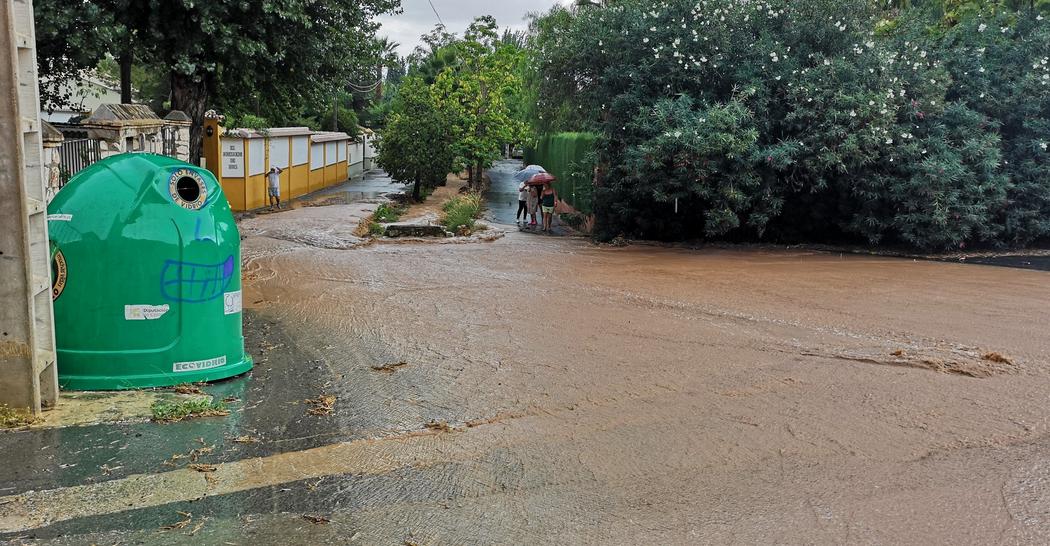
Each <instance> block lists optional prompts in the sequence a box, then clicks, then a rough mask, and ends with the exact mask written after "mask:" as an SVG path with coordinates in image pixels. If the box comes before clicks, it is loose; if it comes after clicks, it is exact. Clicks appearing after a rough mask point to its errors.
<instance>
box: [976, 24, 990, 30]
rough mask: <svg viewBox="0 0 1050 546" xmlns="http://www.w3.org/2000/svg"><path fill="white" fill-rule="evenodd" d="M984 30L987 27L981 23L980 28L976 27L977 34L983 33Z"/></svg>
mask: <svg viewBox="0 0 1050 546" xmlns="http://www.w3.org/2000/svg"><path fill="white" fill-rule="evenodd" d="M986 28H988V25H986V24H984V23H981V26H979V27H977V32H984V29H986Z"/></svg>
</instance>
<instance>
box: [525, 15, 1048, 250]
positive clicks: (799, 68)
mask: <svg viewBox="0 0 1050 546" xmlns="http://www.w3.org/2000/svg"><path fill="white" fill-rule="evenodd" d="M1035 7H1038V6H1035ZM1037 11H1038V10H1036V11H1032V10H1025V11H1009V10H1006V9H1002V8H1001V7H1000V8H997V10H980V11H978V12H975V13H974V14H972V15H967V16H966V17H965V18H964V19H963V20H962V21H961V22H958V23H954V24H952V25H943V24H942V22H943V19H942V12H941V11H938V10H937V9H935V8H932V7H928V6H920V7H915V8H890V9H889V11H887V10H886V9H885V8H881V7H878V6H874V5H872V4H870V3H868V2H867V1H864V0H847V2H846V3H845V4H843V3H842V2H839V1H835V2H832V1H830V0H815V1H813V2H807V3H805V5H801V4H797V3H790V2H787V1H786V0H770V1H766V2H761V3H740V2H735V1H731V0H708V1H707V2H706V3H701V4H700V5H697V4H696V3H693V2H686V1H684V0H669V1H667V2H663V3H660V4H659V5H655V4H652V3H643V2H631V1H625V2H619V3H617V5H616V6H614V7H611V8H608V7H607V8H604V9H599V7H596V6H580V7H578V8H576V9H569V10H566V9H563V8H556V9H554V10H552V11H551V12H549V13H548V14H547V15H545V16H543V17H540V18H538V19H537V20H536V21H534V22H533V24H532V29H533V32H534V37H533V39H532V44H533V47H534V58H533V59H534V60H533V63H534V66H535V69H536V77H535V78H533V79H532V80H531V81H532V83H533V84H534V85H535V86H536V93H537V100H536V101H535V102H536V103H538V105H537V109H536V111H535V114H536V115H535V119H534V127H537V129H538V130H540V131H546V130H550V129H555V128H558V129H560V128H571V129H586V130H590V131H592V132H594V133H595V134H596V135H597V139H596V141H595V155H596V165H597V168H596V172H597V176H596V180H595V191H594V198H595V206H594V210H595V212H596V230H597V232H598V236H599V237H600V238H608V237H613V236H616V235H619V234H625V235H630V236H638V237H646V238H656V239H679V238H688V237H698V236H708V237H715V236H717V237H732V238H773V239H775V240H784V241H792V240H799V239H823V240H827V239H829V238H831V239H851V240H852V239H859V240H866V241H868V242H872V243H880V242H883V243H885V242H889V243H904V244H908V245H913V246H916V247H919V248H931V249H943V248H959V247H961V246H965V245H967V244H968V243H984V244H991V245H1021V244H1026V243H1027V242H1030V241H1032V240H1033V239H1035V238H1039V237H1046V236H1048V235H1050V225H1048V221H1047V220H1046V219H1047V218H1048V217H1050V182H1048V181H1050V161H1048V156H1047V154H1046V150H1045V145H1046V140H1047V138H1046V136H1045V135H1046V134H1047V129H1048V128H1050V126H1048V125H1047V120H1048V119H1050V111H1048V108H1047V106H1048V105H1047V100H1048V99H1047V97H1048V91H1050V85H1047V83H1044V82H1047V81H1048V80H1050V73H1048V72H1047V70H1048V69H1046V68H1044V66H1046V65H1044V64H1043V59H1046V58H1047V57H1046V52H1047V51H1050V42H1048V41H1047V40H1050V25H1048V21H1047V20H1046V19H1045V18H1044V17H1042V16H1041V15H1039V14H1038V13H1037ZM1044 76H1045V77H1044Z"/></svg>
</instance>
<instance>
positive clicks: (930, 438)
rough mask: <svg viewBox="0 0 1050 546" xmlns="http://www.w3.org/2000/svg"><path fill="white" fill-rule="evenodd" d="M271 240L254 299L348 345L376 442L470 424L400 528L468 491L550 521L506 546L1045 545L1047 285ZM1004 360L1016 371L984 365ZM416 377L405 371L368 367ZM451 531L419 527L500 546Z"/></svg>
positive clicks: (492, 504) (539, 248)
mask: <svg viewBox="0 0 1050 546" xmlns="http://www.w3.org/2000/svg"><path fill="white" fill-rule="evenodd" d="M275 246H279V245H278V243H276V242H274V241H270V240H267V239H266V238H258V239H253V240H249V241H247V242H246V247H245V248H246V255H247V256H251V258H249V261H250V263H252V265H253V271H255V272H256V274H258V275H259V277H260V279H265V281H260V282H258V283H256V284H254V285H253V286H250V287H246V289H245V290H246V300H247V299H248V296H247V293H248V291H258V294H259V295H258V297H255V296H253V298H255V299H259V298H263V299H267V301H270V300H271V299H272V301H279V302H281V304H280V305H274V307H273V308H272V309H271V311H273V312H274V313H276V314H277V315H278V316H279V318H280V320H281V321H282V323H283V324H286V325H287V327H288V328H289V330H290V331H291V332H294V333H291V334H290V335H291V336H292V337H293V338H295V339H296V340H297V342H298V343H301V344H304V345H321V344H326V343H328V341H326V340H332V339H337V340H339V342H338V343H336V344H334V346H333V347H332V348H331V349H329V352H330V357H331V358H330V359H329V362H331V365H332V367H333V372H334V373H335V374H337V375H341V376H342V377H343V378H345V380H346V385H345V388H346V389H347V390H348V392H346V394H345V395H346V396H349V397H354V398H357V399H359V400H363V401H365V402H364V403H363V405H364V406H368V407H373V408H375V410H374V415H373V419H374V423H373V426H375V427H376V431H377V432H380V433H381V434H388V435H392V436H397V435H399V434H406V433H410V432H411V431H417V430H420V428H421V427H425V426H426V423H429V422H435V421H438V420H439V421H440V422H442V423H447V424H448V426H449V427H451V430H452V431H451V432H449V433H446V434H445V437H443V439H442V442H443V443H448V444H450V445H454V446H456V448H457V450H455V451H459V450H462V451H460V452H461V453H465V454H468V455H464V456H468V457H469V459H468V460H469V461H473V470H464V469H463V468H462V466H461V464H460V463H462V461H460V462H457V463H456V464H454V465H453V464H450V463H452V462H453V461H448V462H447V463H445V464H435V463H434V462H433V461H431V460H430V457H429V456H430V455H433V453H432V452H429V453H423V452H421V453H419V454H418V456H419V457H420V459H421V460H426V461H429V462H426V463H423V462H421V463H420V464H421V468H422V469H425V471H424V475H425V476H426V477H420V478H418V480H413V483H414V484H415V485H414V486H413V491H415V492H416V493H419V491H416V489H415V487H419V488H421V489H423V490H426V491H429V492H430V495H431V496H427V495H424V497H423V498H422V499H418V498H417V499H415V501H413V502H412V503H400V502H396V503H394V504H389V505H384V506H382V507H374V508H373V510H379V511H380V512H382V513H384V514H386V516H387V517H390V518H393V519H399V518H400V519H405V518H407V519H408V520H411V519H412V518H413V517H419V516H421V514H422V513H423V512H428V511H430V510H434V509H438V508H442V509H445V508H444V507H443V505H444V504H447V501H445V500H442V498H443V497H445V496H448V495H450V494H451V493H452V492H451V491H449V490H447V489H444V488H443V487H442V486H441V485H440V484H447V483H448V481H449V480H454V481H455V480H459V479H468V481H469V480H470V479H474V480H479V481H481V482H483V483H485V484H487V487H488V488H489V491H488V492H487V493H485V494H483V495H481V494H477V495H478V497H479V498H477V499H475V500H473V501H471V503H464V502H463V500H462V499H460V500H458V501H456V502H454V505H455V506H456V507H457V508H459V509H460V510H464V511H466V512H467V513H468V514H473V515H475V516H476V515H478V514H481V513H484V514H492V515H493V517H498V518H500V519H501V520H502V519H506V520H512V521H534V522H542V525H541V526H540V527H541V528H542V531H541V530H538V529H534V528H533V527H531V526H528V527H520V526H514V525H510V524H508V523H507V521H501V524H500V525H497V526H495V527H494V529H493V531H492V533H494V534H492V535H488V536H487V538H488V539H495V540H496V541H497V542H500V541H502V540H511V541H522V540H523V541H526V542H530V543H537V544H544V543H551V544H589V543H592V544H598V543H617V544H634V543H638V542H639V541H655V543H681V542H685V541H690V542H701V543H728V542H731V541H733V540H737V541H743V542H747V543H778V542H780V543H782V542H785V541H787V542H796V541H807V542H808V541H812V542H816V543H835V542H842V541H844V540H846V537H853V539H857V537H861V538H860V539H857V540H861V541H870V540H878V541H882V540H886V541H888V542H894V543H902V544H903V543H917V542H929V541H933V542H967V543H998V542H1001V541H1002V540H1003V538H1004V537H1007V538H1010V539H1011V540H1016V541H1019V542H1021V543H1023V542H1025V541H1026V540H1028V539H1029V538H1031V537H1033V536H1039V535H1038V534H1039V533H1041V532H1050V518H1048V517H1045V516H1039V515H1036V514H1033V513H1031V512H1032V511H1033V508H1034V506H1035V505H1033V504H1032V503H1034V502H1038V499H1041V498H1043V497H1042V495H1043V494H1045V493H1048V492H1050V491H1045V490H1044V489H1045V488H1044V486H1042V485H1040V484H1041V483H1043V482H1042V481H1040V480H1042V478H1040V479H1039V480H1036V481H1033V479H1034V478H1033V477H1032V474H1033V473H1035V474H1039V473H1040V472H1041V470H1040V468H1043V466H1041V465H1042V463H1041V462H1040V461H1041V459H1040V457H1043V456H1045V455H1047V454H1050V451H1048V449H1050V442H1047V437H1046V432H1047V422H1046V420H1045V418H1044V405H1045V402H1046V401H1047V399H1048V396H1050V382H1048V381H1047V374H1046V371H1047V363H1048V356H1050V342H1048V340H1047V338H1046V337H1045V335H1044V332H1045V324H1046V323H1045V321H1042V320H1039V317H1040V316H1041V313H1042V310H1043V309H1045V307H1046V304H1047V303H1050V290H1048V289H1047V286H1046V276H1045V274H1044V273H1037V272H1026V271H1015V270H1006V269H997V268H972V267H966V266H963V265H956V264H942V263H930V262H914V261H906V260H899V259H886V258H872V257H860V256H840V255H838V254H830V253H818V252H791V251H734V250H719V251H701V252H695V251H686V250H676V249H661V248H636V247H629V248H622V249H620V248H608V247H595V246H593V245H591V244H589V243H587V242H586V241H582V240H540V241H534V240H531V239H530V238H528V237H526V236H522V235H517V234H511V235H509V236H508V237H507V238H506V239H504V240H500V241H496V242H494V243H491V244H487V245H483V246H479V245H466V246H456V247H432V246H427V247H422V246H397V247H393V246H384V245H377V246H372V247H368V248H360V249H357V250H354V251H352V252H329V251H325V252H319V251H317V249H313V248H287V249H286V251H284V252H277V251H275ZM254 256H259V258H255V257H254ZM263 293H266V294H268V295H269V296H268V297H267V298H264V297H263V296H262V294H263ZM992 352H997V353H1000V354H1001V355H1006V357H1008V359H1009V361H1006V360H1003V361H999V360H995V359H987V358H984V357H983V356H984V355H986V354H989V353H992ZM354 355H359V356H358V357H357V358H355V356H354ZM360 355H367V356H364V357H361V356H360ZM362 358H363V359H364V361H362V360H361V359H362ZM400 361H404V362H406V363H412V365H411V366H405V367H403V368H400V369H397V370H396V371H393V372H392V373H388V374H379V373H375V371H374V370H372V366H376V365H380V366H381V365H383V364H388V363H390V362H400ZM472 423H473V424H477V423H483V424H482V425H481V426H471V424H472ZM400 447H403V448H404V449H408V450H412V449H421V448H419V447H418V446H414V445H413V444H412V443H410V442H405V443H403V444H400ZM432 447H433V448H434V449H437V446H436V445H435V446H432ZM422 449H424V451H426V449H425V448H422ZM444 449H446V450H448V452H452V451H453V450H451V449H449V448H444ZM497 454H498V459H499V460H500V461H502V462H501V463H499V464H497V465H495V466H492V467H490V466H489V465H488V464H487V463H485V462H484V461H486V460H488V459H489V458H491V457H493V456H496V455H497ZM1015 458H1016V460H1014V459H1015ZM1004 461H1013V462H1012V463H1009V464H1004ZM960 468H968V469H971V470H969V471H967V472H960ZM464 471H466V472H467V476H469V478H464V477H463V476H462V475H460V474H459V473H460V472H464ZM1043 477H1044V478H1045V476H1043ZM511 483H513V484H516V485H515V486H513V487H511V486H509V485H508V484H511ZM453 490H454V491H457V492H458V493H456V494H451V497H457V496H459V495H460V494H462V491H460V489H459V488H456V487H454V488H453ZM1011 491H1012V492H1013V493H1009V492H1011ZM1011 494H1012V495H1013V496H1012V497H1011V496H1010V495H1011ZM474 495H475V494H471V495H470V496H474ZM1004 495H1005V496H1004ZM934 505H935V506H937V509H936V510H929V509H928V507H929V506H934ZM467 506H469V508H468V507H467ZM1020 513H1023V514H1025V517H1024V518H1023V522H1024V523H1021V521H1022V520H1019V519H1017V515H1018V514H1020ZM452 521H454V520H451V519H450V520H445V521H444V523H440V524H439V523H434V524H433V525H435V526H436V527H429V528H428V529H427V531H428V532H430V533H431V534H432V536H435V537H445V538H450V539H452V540H454V541H458V542H463V541H465V542H467V543H483V542H486V540H482V539H481V538H477V539H468V538H467V537H468V536H475V535H467V534H463V532H462V531H458V532H457V526H456V525H453V524H451V523H450V522H452ZM366 528H367V526H366ZM425 535H426V533H424V536H425ZM383 536H386V535H383ZM483 536H485V535H483ZM865 537H866V538H865Z"/></svg>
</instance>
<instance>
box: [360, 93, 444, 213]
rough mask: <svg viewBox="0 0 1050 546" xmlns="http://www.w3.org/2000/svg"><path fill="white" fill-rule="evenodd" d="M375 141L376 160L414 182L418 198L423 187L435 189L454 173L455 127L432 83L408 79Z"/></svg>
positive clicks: (397, 178) (395, 177) (398, 176)
mask: <svg viewBox="0 0 1050 546" xmlns="http://www.w3.org/2000/svg"><path fill="white" fill-rule="evenodd" d="M379 136H380V138H379V139H378V140H376V149H377V150H376V152H377V155H376V162H377V163H379V166H380V167H382V168H383V169H384V170H386V172H387V173H389V174H390V176H391V178H392V179H393V180H395V181H399V182H404V183H411V184H413V189H412V196H413V197H414V198H415V199H416V200H417V201H418V200H420V199H421V198H422V196H423V194H424V192H423V189H424V188H429V189H433V188H434V187H436V186H437V185H439V184H440V183H441V182H442V181H444V180H445V176H446V175H447V174H448V173H450V172H452V170H453V165H454V163H455V159H456V156H455V152H454V151H453V150H452V142H453V139H454V136H455V135H454V127H453V125H452V116H451V114H450V113H449V112H448V111H447V110H445V109H443V108H441V107H440V106H439V104H438V102H437V98H436V96H435V94H434V92H433V90H432V89H431V87H430V86H429V85H426V84H425V83H424V82H423V81H422V80H421V79H419V78H417V77H410V78H408V79H406V80H405V81H404V82H403V83H402V85H401V89H400V91H399V93H398V95H397V98H396V99H395V100H394V105H393V112H392V113H391V114H390V117H389V118H388V121H387V125H386V128H385V129H383V130H382V131H381V132H380V133H379Z"/></svg>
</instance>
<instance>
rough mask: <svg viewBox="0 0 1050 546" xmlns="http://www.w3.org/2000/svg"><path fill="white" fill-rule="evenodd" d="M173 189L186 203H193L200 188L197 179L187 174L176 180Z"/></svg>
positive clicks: (198, 196) (197, 196) (198, 195)
mask: <svg viewBox="0 0 1050 546" xmlns="http://www.w3.org/2000/svg"><path fill="white" fill-rule="evenodd" d="M175 191H176V192H177V193H178V194H179V197H181V198H182V200H183V201H186V202H187V203H193V202H195V201H196V200H197V199H199V198H200V196H201V188H200V186H199V185H198V184H197V181H196V180H194V179H193V178H190V177H188V176H184V177H182V178H180V179H179V181H178V182H176V184H175Z"/></svg>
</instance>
